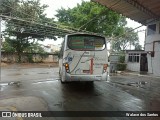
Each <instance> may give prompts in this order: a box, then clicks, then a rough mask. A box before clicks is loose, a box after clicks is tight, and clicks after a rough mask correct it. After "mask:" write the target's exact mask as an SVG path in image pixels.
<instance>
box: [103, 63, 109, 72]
mask: <svg viewBox="0 0 160 120" xmlns="http://www.w3.org/2000/svg"><path fill="white" fill-rule="evenodd" d="M107 67H108V64H104V65H103V70H104V72H106V71H107Z"/></svg>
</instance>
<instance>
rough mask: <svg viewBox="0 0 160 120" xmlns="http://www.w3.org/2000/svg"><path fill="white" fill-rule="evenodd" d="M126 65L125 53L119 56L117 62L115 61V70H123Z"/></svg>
mask: <svg viewBox="0 0 160 120" xmlns="http://www.w3.org/2000/svg"><path fill="white" fill-rule="evenodd" d="M126 67H127V64H125V55H120V56H119V63H117V70H120V71H124V70H125V69H126Z"/></svg>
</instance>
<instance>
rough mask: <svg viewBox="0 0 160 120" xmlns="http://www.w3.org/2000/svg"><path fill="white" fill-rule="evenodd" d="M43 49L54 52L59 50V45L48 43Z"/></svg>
mask: <svg viewBox="0 0 160 120" xmlns="http://www.w3.org/2000/svg"><path fill="white" fill-rule="evenodd" d="M44 50H45V52H48V53H54V52H56V51H59V50H60V45H53V44H48V45H45V46H44Z"/></svg>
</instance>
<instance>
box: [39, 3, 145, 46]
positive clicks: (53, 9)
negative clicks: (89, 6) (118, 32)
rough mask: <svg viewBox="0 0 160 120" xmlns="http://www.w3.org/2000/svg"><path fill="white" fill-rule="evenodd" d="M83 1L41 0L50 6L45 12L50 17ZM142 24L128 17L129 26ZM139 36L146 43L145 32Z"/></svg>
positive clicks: (58, 41) (133, 26)
mask: <svg viewBox="0 0 160 120" xmlns="http://www.w3.org/2000/svg"><path fill="white" fill-rule="evenodd" d="M84 1H90V0H84ZM81 2H82V0H41V4H46V5H48V6H49V7H48V8H47V9H46V11H45V13H46V14H47V17H50V18H53V17H54V15H55V14H56V10H57V9H60V8H61V7H63V8H65V9H67V8H73V7H75V6H76V5H77V4H81ZM54 18H55V17H54ZM140 25H141V24H139V23H137V22H135V21H133V20H130V19H127V26H128V27H132V28H136V27H138V26H140ZM143 29H145V27H141V28H139V29H137V30H138V31H139V30H143ZM138 36H139V40H140V44H141V45H144V39H145V34H144V32H139V33H138ZM61 42H62V40H57V41H56V42H55V41H53V40H46V41H45V42H44V44H60V43H61Z"/></svg>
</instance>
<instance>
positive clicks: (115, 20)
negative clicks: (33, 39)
mask: <svg viewBox="0 0 160 120" xmlns="http://www.w3.org/2000/svg"><path fill="white" fill-rule="evenodd" d="M57 13H58V14H57V15H56V17H57V18H58V21H59V22H60V23H61V24H64V25H67V26H71V27H73V28H79V29H81V30H87V31H91V32H96V33H101V34H104V35H106V36H111V35H112V34H113V35H115V36H116V35H119V34H122V33H123V26H124V25H125V24H126V21H125V18H124V17H122V16H121V15H119V14H117V13H115V12H113V11H111V10H109V9H108V8H106V7H104V6H102V5H100V4H97V3H95V2H85V1H82V4H81V5H80V4H77V6H76V7H74V8H73V9H70V8H69V9H67V10H66V9H64V8H61V9H59V10H57Z"/></svg>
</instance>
